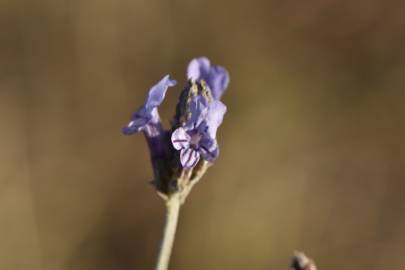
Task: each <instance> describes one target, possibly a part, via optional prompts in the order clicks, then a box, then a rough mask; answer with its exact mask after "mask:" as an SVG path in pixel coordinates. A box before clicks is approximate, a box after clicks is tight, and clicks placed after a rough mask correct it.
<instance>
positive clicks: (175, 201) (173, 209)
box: [156, 194, 180, 270]
mask: <svg viewBox="0 0 405 270" xmlns="http://www.w3.org/2000/svg"><path fill="white" fill-rule="evenodd" d="M179 211H180V198H179V196H178V195H176V194H175V195H172V196H171V197H170V198H169V199H168V200H167V202H166V224H165V227H164V230H163V239H162V244H161V247H160V252H159V257H158V260H157V264H156V270H167V269H168V267H169V261H170V254H171V253H172V249H173V242H174V236H175V234H176V227H177V221H178V219H179Z"/></svg>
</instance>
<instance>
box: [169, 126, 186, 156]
mask: <svg viewBox="0 0 405 270" xmlns="http://www.w3.org/2000/svg"><path fill="white" fill-rule="evenodd" d="M172 144H173V147H174V149H176V150H180V149H185V148H188V147H189V146H190V136H189V135H188V134H187V132H186V130H185V129H184V128H182V127H179V128H178V129H176V130H175V131H173V133H172Z"/></svg>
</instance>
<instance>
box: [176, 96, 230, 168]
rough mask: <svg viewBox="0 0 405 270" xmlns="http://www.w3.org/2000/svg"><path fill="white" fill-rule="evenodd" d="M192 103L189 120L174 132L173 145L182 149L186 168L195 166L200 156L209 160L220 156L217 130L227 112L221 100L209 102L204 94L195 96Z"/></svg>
mask: <svg viewBox="0 0 405 270" xmlns="http://www.w3.org/2000/svg"><path fill="white" fill-rule="evenodd" d="M191 104H192V105H191V106H190V108H191V117H190V119H189V121H187V123H186V124H185V125H184V126H182V127H179V128H177V129H176V130H175V131H174V132H173V133H172V143H173V147H174V148H175V149H176V150H180V162H181V164H182V165H183V167H185V168H192V167H194V166H195V165H196V164H197V162H198V161H199V160H200V157H201V158H202V159H204V160H207V161H213V160H215V159H216V158H217V157H218V155H219V149H218V143H217V140H216V132H217V129H218V127H219V126H220V124H221V123H222V119H223V117H224V114H225V112H226V107H225V105H224V104H223V103H222V102H221V101H217V100H213V101H211V103H210V104H207V102H206V101H205V98H204V97H202V96H197V97H194V99H193V101H192V102H191Z"/></svg>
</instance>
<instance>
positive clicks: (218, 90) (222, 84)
mask: <svg viewBox="0 0 405 270" xmlns="http://www.w3.org/2000/svg"><path fill="white" fill-rule="evenodd" d="M187 77H188V79H190V80H192V81H198V80H204V81H205V82H206V83H207V84H208V86H209V88H210V89H211V93H212V96H213V97H214V99H216V100H219V99H220V98H221V96H222V95H223V93H224V92H225V90H226V88H227V87H228V84H229V74H228V71H227V70H226V69H225V68H223V67H221V66H211V65H210V61H209V60H208V58H206V57H200V58H195V59H193V60H191V62H190V64H189V65H188V68H187Z"/></svg>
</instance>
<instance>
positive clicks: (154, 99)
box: [145, 75, 176, 109]
mask: <svg viewBox="0 0 405 270" xmlns="http://www.w3.org/2000/svg"><path fill="white" fill-rule="evenodd" d="M175 85H176V81H175V80H172V79H170V76H169V75H166V76H164V77H163V79H161V80H160V81H159V82H158V83H157V84H155V85H154V86H153V87H152V88H151V89H150V90H149V94H148V97H147V99H146V101H145V108H148V109H150V108H154V107H157V106H159V105H160V104H161V103H162V102H163V99H164V98H165V95H166V91H167V89H168V88H169V87H171V86H175Z"/></svg>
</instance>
